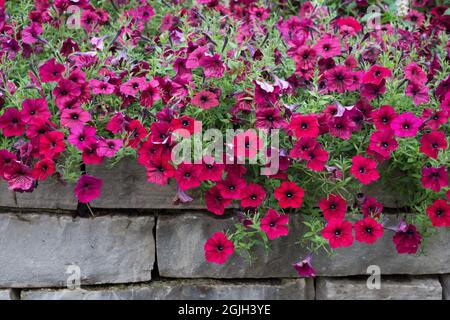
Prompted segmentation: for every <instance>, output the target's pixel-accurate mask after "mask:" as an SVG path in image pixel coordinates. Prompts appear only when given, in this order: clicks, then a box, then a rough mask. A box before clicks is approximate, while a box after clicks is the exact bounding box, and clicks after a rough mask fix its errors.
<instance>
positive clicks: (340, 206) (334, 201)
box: [319, 194, 347, 221]
mask: <svg viewBox="0 0 450 320" xmlns="http://www.w3.org/2000/svg"><path fill="white" fill-rule="evenodd" d="M319 207H320V210H322V213H323V216H324V218H325V220H327V221H328V220H331V219H338V220H343V219H344V217H345V213H346V212H347V202H346V201H345V200H344V199H343V198H342V197H341V196H340V195H337V194H329V195H328V197H326V198H324V199H321V200H320V202H319Z"/></svg>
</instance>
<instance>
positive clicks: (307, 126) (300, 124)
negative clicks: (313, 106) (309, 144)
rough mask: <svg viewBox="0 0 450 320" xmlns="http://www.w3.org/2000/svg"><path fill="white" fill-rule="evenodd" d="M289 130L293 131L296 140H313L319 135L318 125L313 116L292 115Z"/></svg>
mask: <svg viewBox="0 0 450 320" xmlns="http://www.w3.org/2000/svg"><path fill="white" fill-rule="evenodd" d="M289 129H291V130H292V131H294V135H295V136H296V137H297V138H300V137H311V138H315V137H317V136H318V135H319V123H318V122H317V118H316V116H315V115H313V114H311V115H302V114H298V113H296V114H294V115H293V116H292V118H291V122H290V123H289Z"/></svg>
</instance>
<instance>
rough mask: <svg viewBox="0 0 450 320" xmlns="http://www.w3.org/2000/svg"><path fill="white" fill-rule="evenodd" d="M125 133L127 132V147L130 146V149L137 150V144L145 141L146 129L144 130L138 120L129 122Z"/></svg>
mask: <svg viewBox="0 0 450 320" xmlns="http://www.w3.org/2000/svg"><path fill="white" fill-rule="evenodd" d="M155 123H156V122H154V123H153V124H155ZM153 124H152V125H153ZM152 127H153V126H152ZM127 131H128V146H130V147H131V148H137V147H138V146H139V143H140V142H141V141H142V140H143V139H145V137H146V136H147V134H148V132H147V129H145V127H144V126H143V125H142V123H141V122H140V121H139V120H132V121H130V123H129V124H128V127H127Z"/></svg>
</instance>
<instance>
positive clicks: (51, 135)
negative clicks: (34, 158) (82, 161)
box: [39, 131, 66, 158]
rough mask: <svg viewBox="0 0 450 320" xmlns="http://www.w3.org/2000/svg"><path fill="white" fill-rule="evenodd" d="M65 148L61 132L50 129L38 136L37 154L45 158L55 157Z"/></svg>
mask: <svg viewBox="0 0 450 320" xmlns="http://www.w3.org/2000/svg"><path fill="white" fill-rule="evenodd" d="M65 149H66V144H65V142H64V133H63V132H59V131H51V132H47V133H45V134H43V135H41V136H40V137H39V154H40V155H43V156H44V157H45V158H56V157H57V156H59V154H60V153H61V152H63V151H64V150H65Z"/></svg>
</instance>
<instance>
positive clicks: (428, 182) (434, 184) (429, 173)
mask: <svg viewBox="0 0 450 320" xmlns="http://www.w3.org/2000/svg"><path fill="white" fill-rule="evenodd" d="M420 181H421V182H422V186H423V187H424V188H428V189H431V190H433V191H434V192H439V191H441V189H442V188H445V187H448V172H447V168H446V167H445V166H441V167H438V168H433V167H423V168H422V178H421V180H420Z"/></svg>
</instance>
